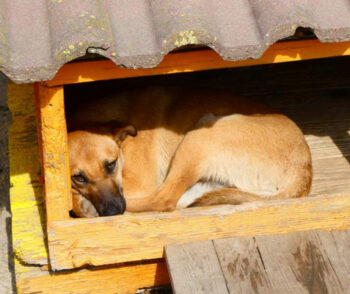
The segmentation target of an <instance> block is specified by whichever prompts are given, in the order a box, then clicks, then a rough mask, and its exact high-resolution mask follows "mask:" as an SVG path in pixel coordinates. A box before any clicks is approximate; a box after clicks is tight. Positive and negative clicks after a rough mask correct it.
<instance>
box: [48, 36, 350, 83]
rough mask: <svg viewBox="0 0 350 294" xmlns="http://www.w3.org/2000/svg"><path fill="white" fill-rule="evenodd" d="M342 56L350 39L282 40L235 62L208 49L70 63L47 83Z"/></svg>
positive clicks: (348, 51)
mask: <svg viewBox="0 0 350 294" xmlns="http://www.w3.org/2000/svg"><path fill="white" fill-rule="evenodd" d="M342 55H350V42H341V43H321V42H320V41H318V40H307V41H291V42H280V43H276V44H273V45H272V46H271V47H269V48H268V49H267V51H266V52H265V53H264V54H263V55H262V57H261V58H259V59H247V60H244V61H234V62H233V61H225V60H223V59H222V58H221V57H220V56H219V55H218V54H217V53H216V52H215V51H213V50H209V49H208V50H197V51H189V52H177V53H172V54H168V55H167V56H165V57H164V59H163V61H162V62H161V63H160V64H159V65H158V66H157V67H154V68H145V69H126V68H121V67H117V66H116V65H115V64H114V63H113V62H112V61H110V60H102V61H87V62H76V63H68V64H66V65H64V66H63V67H62V68H61V69H60V70H59V72H58V73H57V74H56V76H55V77H54V78H53V79H52V80H50V81H47V82H45V83H46V85H48V86H56V85H66V84H75V83H84V82H92V81H101V80H109V79H120V78H130V77H140V76H152V75H161V74H173V73H180V72H193V71H200V70H208V69H219V68H231V67H240V66H250V65H257V64H269V63H279V62H288V61H297V60H305V59H315V58H325V57H331V56H342Z"/></svg>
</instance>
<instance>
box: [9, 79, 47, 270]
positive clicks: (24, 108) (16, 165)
mask: <svg viewBox="0 0 350 294" xmlns="http://www.w3.org/2000/svg"><path fill="white" fill-rule="evenodd" d="M8 104H9V108H10V110H11V113H12V121H11V124H10V132H9V158H10V183H11V188H10V198H11V211H12V234H13V249H14V253H15V256H16V258H17V259H18V260H20V261H21V262H24V263H30V264H47V252H46V246H45V241H44V240H45V238H46V237H45V235H46V234H45V232H46V230H45V218H44V208H43V195H42V184H41V181H40V179H41V173H40V160H39V158H40V156H39V147H38V142H37V136H36V135H37V131H36V122H35V121H36V119H35V98H34V91H33V84H27V85H16V84H14V83H11V82H10V83H9V85H8ZM16 271H17V266H16ZM22 271H25V269H24V268H23V267H18V271H17V272H22Z"/></svg>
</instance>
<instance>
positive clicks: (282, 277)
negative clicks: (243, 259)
mask: <svg viewBox="0 0 350 294" xmlns="http://www.w3.org/2000/svg"><path fill="white" fill-rule="evenodd" d="M256 241H257V244H258V247H259V251H260V253H261V255H262V259H263V261H264V265H265V268H266V272H267V274H268V276H269V278H270V281H271V284H272V287H273V289H274V292H275V293H290V294H296V293H305V294H308V293H320V294H321V293H324V294H326V293H344V290H343V287H342V285H341V284H340V282H339V279H338V277H337V274H336V273H335V271H334V269H333V267H332V265H331V263H330V262H329V259H328V258H327V256H325V255H324V254H322V253H323V250H322V249H321V247H322V243H321V242H319V239H318V235H317V233H316V232H313V231H309V232H297V233H290V234H282V235H272V236H257V237H256Z"/></svg>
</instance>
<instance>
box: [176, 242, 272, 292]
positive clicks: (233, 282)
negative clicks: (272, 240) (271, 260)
mask: <svg viewBox="0 0 350 294" xmlns="http://www.w3.org/2000/svg"><path fill="white" fill-rule="evenodd" d="M213 242H214V247H215V250H216V253H217V256H218V259H219V262H220V266H221V269H222V272H223V274H224V277H225V279H226V285H227V288H228V290H229V292H230V293H232V294H239V293H242V294H247V293H256V294H264V293H266V294H270V293H272V289H271V284H270V281H269V278H268V276H267V274H266V272H265V268H264V265H263V263H262V260H261V257H260V253H259V251H258V248H257V244H256V242H255V239H254V238H252V237H241V238H237V237H236V238H229V239H218V240H214V241H213ZM170 275H172V271H171V270H170Z"/></svg>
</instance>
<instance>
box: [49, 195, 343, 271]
mask: <svg viewBox="0 0 350 294" xmlns="http://www.w3.org/2000/svg"><path fill="white" fill-rule="evenodd" d="M349 227H350V197H349V196H330V197H322V196H320V197H309V198H304V199H290V200H280V201H274V202H265V203H264V202H262V203H248V204H243V205H240V206H221V207H220V206H218V207H203V208H192V209H185V210H179V211H175V212H172V213H140V214H134V215H133V214H130V215H123V216H115V217H99V218H94V219H76V220H71V221H61V222H59V221H57V222H53V223H51V226H50V228H49V230H48V235H49V240H50V241H49V246H50V262H51V266H52V268H53V269H55V270H60V269H69V268H74V267H80V266H84V265H102V264H113V263H119V262H126V261H135V260H142V259H153V258H161V257H162V256H163V247H164V246H166V245H170V244H181V243H184V242H194V241H203V240H207V239H217V238H225V237H232V236H253V235H259V234H278V233H286V232H292V231H302V230H310V229H326V230H330V229H333V230H340V229H345V228H349ZM101 232H103V234H102V233H101Z"/></svg>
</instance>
